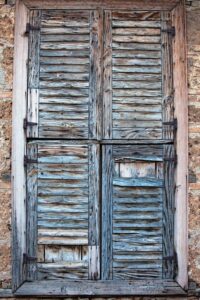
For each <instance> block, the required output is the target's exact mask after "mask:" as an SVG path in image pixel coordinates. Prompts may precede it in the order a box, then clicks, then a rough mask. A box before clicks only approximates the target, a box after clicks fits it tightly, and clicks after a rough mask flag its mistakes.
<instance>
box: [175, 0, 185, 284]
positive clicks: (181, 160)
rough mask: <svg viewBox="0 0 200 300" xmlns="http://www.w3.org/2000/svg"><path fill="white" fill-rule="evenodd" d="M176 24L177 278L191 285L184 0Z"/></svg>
mask: <svg viewBox="0 0 200 300" xmlns="http://www.w3.org/2000/svg"><path fill="white" fill-rule="evenodd" d="M172 25H173V26H175V28H176V35H175V38H174V41H173V64H174V75H173V76H174V91H175V94H174V98H175V99H174V101H175V116H176V118H177V122H178V128H177V139H176V151H177V156H178V162H177V172H176V195H175V206H176V213H175V248H176V252H177V259H178V275H177V278H176V279H177V281H178V283H179V284H180V286H181V287H183V288H187V284H188V271H187V265H188V246H187V245H188V242H187V241H188V229H187V224H188V218H187V186H188V103H187V95H188V93H187V61H186V28H185V8H184V1H183V0H181V2H180V4H178V5H177V7H176V8H175V9H174V10H173V12H172Z"/></svg>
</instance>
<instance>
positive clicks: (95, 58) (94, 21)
mask: <svg viewBox="0 0 200 300" xmlns="http://www.w3.org/2000/svg"><path fill="white" fill-rule="evenodd" d="M90 30H91V34H90V103H89V138H90V139H98V140H99V139H101V135H102V119H101V115H102V109H101V107H102V104H101V99H102V97H101V93H102V92H101V90H102V36H103V12H102V10H100V9H99V10H96V11H91V13H90Z"/></svg>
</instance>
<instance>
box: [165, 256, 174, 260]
mask: <svg viewBox="0 0 200 300" xmlns="http://www.w3.org/2000/svg"><path fill="white" fill-rule="evenodd" d="M174 259H175V256H174V255H171V256H164V257H163V260H169V261H173V260H174Z"/></svg>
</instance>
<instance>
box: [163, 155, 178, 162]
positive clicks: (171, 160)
mask: <svg viewBox="0 0 200 300" xmlns="http://www.w3.org/2000/svg"><path fill="white" fill-rule="evenodd" d="M163 160H164V161H165V162H174V163H175V164H176V163H177V155H175V156H173V157H164V158H163Z"/></svg>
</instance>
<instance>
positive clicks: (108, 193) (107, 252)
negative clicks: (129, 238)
mask: <svg viewBox="0 0 200 300" xmlns="http://www.w3.org/2000/svg"><path fill="white" fill-rule="evenodd" d="M112 173H113V161H112V146H111V145H105V146H103V148H102V254H101V260H102V261H101V279H102V280H108V279H112V209H113V207H112V206H113V204H112V183H113V182H112V181H113V178H112Z"/></svg>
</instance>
